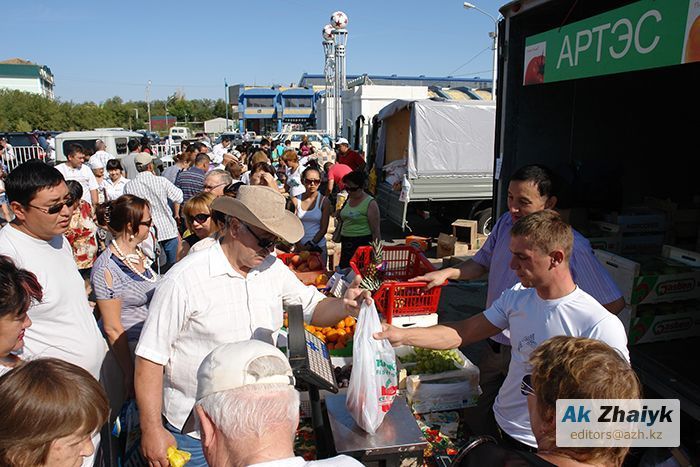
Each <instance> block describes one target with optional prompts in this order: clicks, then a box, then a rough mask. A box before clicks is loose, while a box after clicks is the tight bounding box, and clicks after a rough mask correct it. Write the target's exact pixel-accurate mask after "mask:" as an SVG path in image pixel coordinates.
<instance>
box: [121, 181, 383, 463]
mask: <svg viewBox="0 0 700 467" xmlns="http://www.w3.org/2000/svg"><path fill="white" fill-rule="evenodd" d="M212 209H213V210H215V211H218V212H220V213H222V214H224V215H225V226H224V228H223V231H222V236H221V239H220V241H219V242H217V243H215V244H214V245H213V246H212V247H211V248H209V249H207V250H203V251H199V252H196V253H194V254H192V255H189V256H187V257H186V258H184V259H183V260H182V261H180V262H179V263H177V264H176V265H175V266H174V267H173V268H172V269H171V270H170V271H169V273H168V274H167V275H166V276H165V277H164V278H163V279H162V280H161V283H160V284H159V286H158V288H157V290H156V292H155V295H154V297H153V300H152V301H151V304H150V307H149V314H148V317H147V318H146V322H145V324H144V327H143V331H142V332H141V339H140V341H139V344H138V346H137V348H136V355H137V357H136V372H135V388H136V399H137V402H138V405H139V409H140V414H141V429H142V434H143V435H142V436H143V437H142V450H143V453H144V455H145V456H146V458H147V459H148V460H149V462H150V465H155V466H163V467H165V466H167V465H168V461H167V459H166V450H167V448H168V446H174V445H176V444H177V446H178V447H179V449H183V450H185V451H188V452H190V453H192V459H191V460H190V463H189V464H188V466H197V465H206V461H205V460H204V455H203V453H202V448H201V444H200V442H199V439H198V438H199V433H198V432H197V431H188V430H186V429H185V430H183V425H184V424H185V420H186V419H187V416H188V414H189V412H190V410H191V409H192V406H193V405H194V403H195V397H196V395H197V369H198V368H199V365H200V364H201V362H202V361H203V360H204V357H206V355H207V354H209V353H210V352H211V351H212V350H213V349H214V348H216V347H217V346H219V345H221V344H226V343H231V342H241V341H246V340H250V339H256V340H262V341H266V342H270V343H271V342H274V338H275V336H276V333H277V331H278V330H279V329H280V327H281V326H282V319H283V316H282V314H283V307H284V306H285V305H289V304H300V305H301V306H302V307H303V310H304V318H305V320H306V321H307V322H311V323H313V324H315V325H319V326H327V325H333V324H335V323H337V322H338V321H340V320H341V319H342V318H343V317H345V316H347V315H348V314H352V315H357V313H358V311H359V307H360V304H361V302H362V300H367V299H369V293H368V292H366V291H362V290H361V289H360V288H359V279H360V278H359V277H357V278H356V280H355V282H354V283H353V284H352V285H351V286H350V287H349V288H348V290H347V292H346V293H345V296H344V297H343V298H339V299H338V298H327V297H325V296H324V295H323V294H321V293H320V292H319V291H318V290H316V288H314V287H309V286H305V285H303V284H302V283H301V282H300V281H299V280H298V279H297V278H296V276H295V275H294V274H293V273H292V272H291V271H290V270H289V269H288V268H287V267H286V266H285V265H284V264H282V262H281V261H277V258H275V257H274V256H273V255H271V254H270V253H271V252H272V251H273V250H274V246H275V242H276V240H277V239H278V238H281V239H283V240H285V241H287V242H289V243H295V242H297V241H299V239H301V237H302V235H303V233H304V228H303V226H302V224H301V221H300V220H299V219H298V217H297V216H295V215H294V214H292V213H291V212H289V211H287V210H286V209H285V199H284V197H283V196H282V195H281V194H280V193H279V192H277V191H275V190H273V189H270V188H267V187H262V186H243V187H241V188H240V190H239V191H238V196H237V198H236V199H234V198H229V197H226V196H222V197H220V198H217V199H216V200H215V201H214V203H213V204H212ZM163 420H164V422H165V425H164V424H163V423H164V422H163ZM183 431H185V432H184V433H183Z"/></svg>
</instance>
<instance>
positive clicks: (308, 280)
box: [277, 253, 330, 286]
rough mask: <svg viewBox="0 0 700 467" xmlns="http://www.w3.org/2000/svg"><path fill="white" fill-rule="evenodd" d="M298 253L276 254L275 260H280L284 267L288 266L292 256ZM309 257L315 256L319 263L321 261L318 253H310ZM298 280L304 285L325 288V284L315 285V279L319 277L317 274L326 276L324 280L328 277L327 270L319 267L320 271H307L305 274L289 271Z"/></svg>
mask: <svg viewBox="0 0 700 467" xmlns="http://www.w3.org/2000/svg"><path fill="white" fill-rule="evenodd" d="M297 255H298V253H278V254H277V259H279V260H281V261H282V262H283V263H284V265H285V266H289V263H290V261H291V260H292V258H293V257H294V256H297ZM311 255H317V256H318V258H319V261H320V262H321V263H323V261H321V255H320V254H319V253H311ZM291 271H292V272H293V273H294V274H295V275H296V276H297V277H298V278H299V280H300V281H302V282H303V283H304V284H306V285H314V286H317V285H323V286H325V285H326V284H325V283H324V284H316V278H317V277H318V276H319V274H326V278H328V277H329V276H330V274H328V270H327V269H326V268H325V267H321V269H316V270H313V271H307V272H300V271H296V270H294V269H292V270H291Z"/></svg>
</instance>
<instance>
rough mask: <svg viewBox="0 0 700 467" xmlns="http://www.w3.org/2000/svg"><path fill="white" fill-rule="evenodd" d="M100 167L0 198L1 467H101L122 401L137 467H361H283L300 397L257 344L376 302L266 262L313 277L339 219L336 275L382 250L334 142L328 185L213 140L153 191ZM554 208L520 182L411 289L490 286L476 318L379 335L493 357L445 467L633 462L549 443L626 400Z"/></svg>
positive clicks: (616, 351)
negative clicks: (457, 449) (473, 248)
mask: <svg viewBox="0 0 700 467" xmlns="http://www.w3.org/2000/svg"><path fill="white" fill-rule="evenodd" d="M97 147H98V151H97V152H95V153H94V154H91V155H90V156H89V158H87V160H86V150H85V149H84V148H83V147H81V146H80V145H78V144H73V145H70V147H69V148H68V151H67V158H68V160H67V162H66V163H65V164H62V165H59V166H58V167H57V168H54V167H50V166H49V165H46V164H44V163H42V162H40V161H28V162H26V163H24V164H22V165H20V166H19V167H17V168H16V169H14V170H13V171H12V172H11V173H10V174H9V175H8V176H7V177H6V178H5V183H4V190H5V193H4V194H5V195H6V198H7V204H8V205H9V208H10V209H11V211H12V212H13V214H14V219H13V220H12V221H11V222H10V223H8V224H7V225H5V226H4V227H3V228H2V230H0V374H2V375H3V376H2V377H0V465H12V466H30V465H32V466H33V465H47V466H49V465H50V466H75V465H109V461H110V460H111V459H109V458H107V459H106V458H105V457H110V456H105V455H104V454H102V455H99V454H100V453H104V452H110V453H111V452H112V451H111V450H108V449H104V448H105V446H106V445H108V444H110V436H109V434H108V433H109V429H108V428H105V427H107V426H109V423H111V422H113V421H114V419H115V418H116V416H117V415H118V414H119V413H120V411H121V408H122V407H123V406H124V405H125V404H127V403H130V401H131V403H133V401H134V400H135V401H136V406H137V407H138V413H139V421H140V426H141V440H140V445H141V453H142V456H143V462H144V463H145V465H146V464H147V465H152V466H163V467H164V466H167V465H169V461H168V458H167V451H168V447H170V446H174V447H177V448H178V449H181V450H184V451H187V452H189V453H191V455H192V458H191V460H190V463H189V464H188V465H190V466H200V465H201V466H205V465H212V466H239V465H240V466H245V465H269V466H271V465H275V466H283V465H284V466H287V465H289V466H292V465H294V466H297V465H298V466H301V465H329V466H331V465H333V466H341V467H342V466H351V465H361V464H359V462H357V461H356V460H354V459H351V458H349V457H346V456H337V457H335V458H332V459H325V460H320V461H311V462H306V461H304V460H303V459H302V458H299V457H295V456H294V452H293V437H294V433H295V431H296V428H297V425H298V422H299V394H298V392H297V391H296V390H295V389H294V379H293V376H292V373H291V369H290V367H289V363H288V362H287V359H286V358H285V356H284V355H283V354H282V353H281V352H280V351H279V350H277V349H276V348H275V347H274V345H273V344H274V343H275V340H276V336H277V334H278V331H279V330H280V328H281V327H282V321H283V316H282V310H283V308H284V307H285V306H286V305H289V304H297V305H298V304H301V306H302V308H303V311H304V318H305V320H306V321H307V322H309V323H311V324H314V325H318V326H325V325H333V324H335V323H337V322H338V321H339V320H340V319H342V318H344V317H345V316H347V314H351V315H354V316H356V315H357V314H358V311H359V307H360V305H361V304H362V302H363V301H366V300H369V299H370V298H369V297H370V296H369V292H367V291H364V290H362V289H361V288H360V287H359V283H360V278H359V277H357V278H356V279H355V281H354V282H353V283H352V284H351V285H350V287H349V288H348V289H347V291H346V293H345V294H344V296H343V297H342V298H330V297H326V296H324V295H323V294H321V293H320V292H319V291H318V290H317V289H316V288H314V287H312V286H305V285H303V284H302V283H301V282H300V281H299V280H298V279H297V278H296V277H295V276H294V274H293V272H291V271H290V270H289V269H288V268H287V267H286V266H284V264H282V262H281V261H277V258H276V252H278V251H282V250H285V251H304V250H311V251H318V252H320V253H321V254H322V256H323V258H324V260H327V259H328V249H327V240H326V233H327V231H328V228H329V225H330V224H331V219H332V218H333V217H336V218H337V219H338V220H339V221H340V224H341V227H340V231H339V238H340V243H341V245H342V246H341V257H340V259H339V266H340V267H341V268H342V267H346V266H347V265H348V262H349V260H350V258H351V257H352V254H353V253H354V251H355V250H356V248H358V247H359V246H362V245H367V244H369V243H370V242H371V241H373V240H379V239H381V232H380V222H379V217H380V216H379V208H378V206H377V202H376V201H375V200H374V198H373V197H372V196H371V195H370V194H368V193H367V191H366V188H367V177H366V176H365V161H364V158H363V157H362V155H361V154H359V153H357V152H355V151H353V150H352V149H350V147H349V143H348V141H347V140H345V139H343V138H340V139H339V140H338V141H337V142H336V147H337V157H336V159H335V161H331V162H327V163H325V164H324V165H323V167H322V166H321V164H320V163H319V161H318V160H317V158H316V156H315V153H314V148H313V146H311V145H309V144H306V145H303V144H302V147H301V148H300V149H299V150H295V149H293V148H292V147H291V145H290V142H289V141H280V142H274V143H273V142H270V141H263V144H262V145H261V147H260V148H254V149H253V148H251V147H248V146H239V147H236V148H234V147H232V144H231V141H230V140H229V139H228V138H227V137H224V138H223V139H222V140H221V143H219V144H217V145H215V146H214V147H213V148H211V149H210V148H209V146H208V145H206V144H204V143H194V144H190V145H188V146H186V147H183V148H182V152H181V153H180V154H178V156H177V157H176V158H175V163H174V164H173V165H172V166H170V167H167V168H165V169H164V170H162V171H160V169H159V167H157V166H156V163H157V160H156V158H155V157H154V156H153V155H152V151H150V149H149V147H148V141H142V142H139V141H131V142H130V143H129V150H130V152H129V154H128V155H127V156H125V157H123V158H122V159H121V160H117V159H115V158H114V157H112V156H111V155H110V154H108V153H107V152H106V151H104V147H101V146H100V145H99V143H98V145H97ZM105 171H106V176H105ZM556 202H557V197H556V190H555V186H554V184H553V182H552V177H551V174H550V173H549V171H548V170H547V169H546V168H544V167H540V166H528V167H524V168H522V169H520V170H519V171H518V172H517V173H516V174H515V175H514V176H513V177H512V179H511V180H510V184H509V190H508V207H509V211H508V212H507V213H505V214H503V216H502V217H501V218H500V219H499V220H498V222H497V224H496V226H495V228H494V230H493V233H492V234H491V235H490V236H489V238H488V240H487V242H486V244H485V245H484V246H483V247H482V248H481V250H479V252H478V254H477V255H476V256H475V257H474V258H473V259H470V260H469V261H467V262H465V263H463V264H461V265H459V266H458V267H454V268H447V269H443V270H440V271H435V272H432V273H430V274H426V275H425V276H420V277H417V278H415V279H414V280H421V281H426V282H427V283H428V287H433V286H436V285H438V284H442V283H443V282H444V281H445V280H448V279H450V280H468V279H472V278H476V277H479V276H481V275H482V274H488V276H489V285H488V299H487V304H486V305H487V306H486V310H485V311H484V312H483V313H481V314H479V315H476V316H474V317H472V318H469V319H467V320H464V321H461V322H456V323H442V324H440V325H437V326H433V327H428V328H402V329H399V328H395V327H392V326H388V325H385V326H384V330H383V332H381V333H378V334H377V335H375V338H376V339H388V340H389V341H390V342H391V343H392V344H394V345H401V344H409V345H416V346H421V347H426V348H437V349H450V348H456V347H460V346H463V345H468V344H470V343H473V342H477V341H480V340H484V339H488V342H489V346H488V352H487V354H486V355H485V356H483V357H482V360H481V362H480V369H481V385H482V388H483V390H484V395H483V396H482V397H481V398H480V400H479V405H478V406H477V407H476V408H474V409H470V413H469V414H468V417H467V421H468V423H469V424H470V428H471V429H472V432H473V433H475V434H477V435H488V438H484V439H486V440H488V442H484V443H482V444H480V445H479V446H478V448H475V449H473V450H472V451H471V452H469V453H467V454H466V455H462V456H460V458H459V462H461V465H506V464H507V465H516V464H517V465H538V466H539V465H584V464H585V465H621V463H622V461H623V460H624V458H625V455H626V453H627V449H626V448H585V449H584V448H567V449H564V448H558V447H557V446H556V443H555V442H554V427H555V423H554V407H555V403H556V399H557V398H582V397H584V398H607V399H611V398H637V397H640V394H641V389H640V385H639V383H638V381H637V378H636V376H635V374H634V372H633V371H632V370H631V368H630V365H629V354H628V351H627V340H626V335H625V331H624V328H623V326H622V323H621V322H620V320H619V319H618V318H617V317H616V316H615V314H616V313H618V312H619V311H620V310H621V309H622V308H623V307H624V300H623V299H622V294H621V293H620V291H619V290H618V289H617V287H616V286H615V284H614V283H613V281H612V280H611V278H610V277H609V276H608V274H607V273H606V272H605V270H604V269H603V268H602V267H601V266H600V265H599V264H598V262H597V261H596V260H595V258H594V257H593V255H592V252H591V247H590V244H589V243H588V242H587V240H585V238H584V237H582V236H581V235H580V234H579V233H578V232H576V231H574V230H573V229H572V228H571V227H570V226H569V225H567V224H566V223H565V222H564V221H562V219H561V218H560V217H559V216H558V214H556V212H554V211H553V208H554V207H555V205H556ZM7 217H8V218H9V216H7ZM195 420H196V423H193V421H195ZM100 447H102V448H103V449H99V448H100ZM513 463H515V464H513Z"/></svg>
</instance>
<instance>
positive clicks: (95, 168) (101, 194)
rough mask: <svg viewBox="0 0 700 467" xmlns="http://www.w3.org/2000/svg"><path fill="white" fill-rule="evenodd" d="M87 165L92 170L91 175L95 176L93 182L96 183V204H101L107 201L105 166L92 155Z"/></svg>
mask: <svg viewBox="0 0 700 467" xmlns="http://www.w3.org/2000/svg"><path fill="white" fill-rule="evenodd" d="M88 165H89V166H90V168H91V169H92V174H93V175H94V176H95V180H96V181H97V201H98V204H102V203H104V202H105V201H106V200H107V194H106V191H105V165H104V163H103V162H102V160H101V159H98V158H96V157H95V156H94V155H93V156H92V157H90V160H89V161H88Z"/></svg>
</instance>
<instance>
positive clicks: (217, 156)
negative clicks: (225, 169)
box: [211, 143, 231, 164]
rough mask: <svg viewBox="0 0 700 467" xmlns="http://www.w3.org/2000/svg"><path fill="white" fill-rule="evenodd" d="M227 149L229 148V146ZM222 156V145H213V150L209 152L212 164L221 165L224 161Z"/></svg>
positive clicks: (224, 149) (224, 151)
mask: <svg viewBox="0 0 700 467" xmlns="http://www.w3.org/2000/svg"><path fill="white" fill-rule="evenodd" d="M229 147H231V145H230V144H229ZM224 154H226V148H225V147H224V145H223V144H221V143H219V144H217V145H215V146H214V149H212V150H211V161H212V162H213V163H214V164H221V162H222V161H223V160H224Z"/></svg>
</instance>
